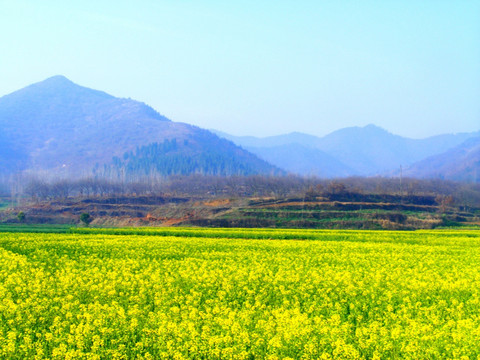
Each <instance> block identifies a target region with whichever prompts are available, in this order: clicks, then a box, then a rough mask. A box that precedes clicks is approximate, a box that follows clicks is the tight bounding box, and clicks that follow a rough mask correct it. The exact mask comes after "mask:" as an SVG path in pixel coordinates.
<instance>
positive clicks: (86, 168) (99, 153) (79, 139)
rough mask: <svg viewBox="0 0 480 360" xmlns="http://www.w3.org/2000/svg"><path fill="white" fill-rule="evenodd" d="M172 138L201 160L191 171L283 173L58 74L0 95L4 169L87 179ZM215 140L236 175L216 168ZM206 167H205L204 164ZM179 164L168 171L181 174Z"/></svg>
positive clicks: (144, 108)
mask: <svg viewBox="0 0 480 360" xmlns="http://www.w3.org/2000/svg"><path fill="white" fill-rule="evenodd" d="M173 139H175V141H177V142H178V144H182V148H179V149H177V150H178V151H177V156H178V157H181V156H182V154H183V152H184V155H185V157H188V156H189V154H190V155H191V154H192V152H193V153H195V156H196V158H197V159H201V161H197V163H196V165H195V164H193V165H192V164H189V165H188V167H189V169H191V171H192V172H194V173H204V172H208V173H209V174H216V175H232V174H237V175H241V174H274V173H275V174H278V173H282V171H281V170H280V169H278V168H275V167H274V166H272V165H270V164H268V163H267V162H265V161H264V160H261V159H259V158H257V157H256V156H254V155H252V154H250V153H248V152H247V151H245V150H243V149H241V148H239V147H237V146H235V145H234V144H233V143H231V142H229V141H227V140H225V139H219V138H218V137H217V136H216V135H214V134H212V133H210V132H208V131H207V130H204V129H200V128H198V127H195V126H192V125H188V124H183V123H177V122H173V121H170V120H169V119H167V118H166V117H165V116H163V115H160V114H159V113H158V112H157V111H155V110H154V109H152V108H151V107H150V106H148V105H146V104H144V103H141V102H138V101H134V100H130V99H120V98H116V97H114V96H112V95H109V94H107V93H105V92H102V91H98V90H92V89H89V88H86V87H82V86H79V85H76V84H74V83H73V82H71V81H70V80H68V79H67V78H65V77H63V76H54V77H51V78H48V79H46V80H44V81H42V82H39V83H36V84H33V85H30V86H27V87H26V88H23V89H21V90H18V91H15V92H13V93H11V94H9V95H5V96H3V97H1V98H0V141H1V143H0V144H1V145H0V171H2V172H3V173H13V172H17V171H30V172H34V173H42V172H43V173H50V174H57V175H62V174H63V175H70V176H89V175H91V174H92V170H93V169H95V171H96V174H97V175H98V174H102V175H105V171H106V170H111V169H112V167H113V168H115V167H116V166H117V167H118V166H121V164H119V163H118V162H117V163H116V164H113V165H112V161H113V159H114V158H115V157H117V158H120V159H122V158H123V157H124V155H125V154H126V153H129V152H132V151H135V150H136V149H138V148H140V147H142V146H148V145H150V144H155V143H159V144H160V143H163V142H165V141H166V140H169V141H170V140H173ZM212 141H214V142H216V145H217V150H218V151H222V149H223V150H224V154H225V155H226V156H227V157H229V158H231V159H232V163H235V164H237V166H238V169H239V171H238V172H237V171H236V170H235V168H234V166H229V165H228V164H223V167H216V166H215V161H216V160H215V159H216V158H217V157H216V153H215V154H214V153H212V151H211V150H212V149H211V147H209V146H208V145H209V143H210V142H212ZM138 161H140V162H141V160H140V159H138ZM227 163H228V161H227ZM206 164H207V165H208V171H206V169H205V168H203V167H202V166H204V165H206ZM180 166H182V165H180V164H178V169H172V170H171V173H172V174H176V173H185V169H184V168H183V169H182V168H180ZM185 166H186V165H185ZM145 168H146V167H145ZM226 169H229V170H228V171H227V170H226ZM245 169H248V172H247V173H245ZM104 170H105V171H104ZM117 170H118V172H119V173H124V171H123V170H122V169H117ZM102 171H103V173H102ZM110 173H111V171H110ZM160 174H162V172H161V171H160Z"/></svg>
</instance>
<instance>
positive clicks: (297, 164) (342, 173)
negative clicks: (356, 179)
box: [246, 143, 354, 178]
mask: <svg viewBox="0 0 480 360" xmlns="http://www.w3.org/2000/svg"><path fill="white" fill-rule="evenodd" d="M246 149H247V150H248V151H250V152H252V153H254V154H256V155H257V156H258V157H260V158H261V159H263V160H265V161H267V162H269V163H270V164H273V165H276V166H278V167H279V168H282V169H285V170H287V171H288V172H290V173H293V174H301V175H306V176H317V177H320V178H333V177H346V176H349V175H352V174H353V173H354V171H353V170H352V169H351V168H349V167H348V166H346V165H344V164H343V163H342V162H340V161H339V160H337V159H335V158H334V157H333V156H330V155H329V154H327V153H325V152H323V151H321V150H318V149H314V148H310V147H307V146H302V145H300V144H296V143H293V144H285V145H278V146H272V147H247V148H246Z"/></svg>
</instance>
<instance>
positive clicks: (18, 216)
mask: <svg viewBox="0 0 480 360" xmlns="http://www.w3.org/2000/svg"><path fill="white" fill-rule="evenodd" d="M25 218H26V216H25V213H24V212H23V211H19V213H18V214H17V219H18V221H20V222H25Z"/></svg>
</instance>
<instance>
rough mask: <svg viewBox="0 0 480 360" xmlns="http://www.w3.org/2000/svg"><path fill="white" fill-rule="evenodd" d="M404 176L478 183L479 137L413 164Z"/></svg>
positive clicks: (479, 178) (479, 161) (479, 176)
mask: <svg viewBox="0 0 480 360" xmlns="http://www.w3.org/2000/svg"><path fill="white" fill-rule="evenodd" d="M405 175H407V176H411V177H419V178H440V179H447V180H456V181H467V182H480V137H476V138H471V139H468V140H467V141H465V142H463V143H462V144H460V145H459V146H456V147H454V148H453V149H450V150H448V151H446V152H444V153H442V154H439V155H435V156H431V157H428V158H426V159H424V160H422V161H420V162H417V163H415V164H413V165H412V166H411V167H409V168H408V169H407V170H406V171H405Z"/></svg>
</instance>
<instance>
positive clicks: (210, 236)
mask: <svg viewBox="0 0 480 360" xmlns="http://www.w3.org/2000/svg"><path fill="white" fill-rule="evenodd" d="M113 231H117V230H109V229H105V230H103V229H92V230H87V231H84V233H73V234H25V233H0V359H480V266H479V264H480V234H479V233H478V232H475V231H417V232H382V231H378V232H374V231H311V230H272V229H270V230H262V229H250V230H248V229H232V230H227V229H194V228H193V229H172V230H155V229H151V230H149V229H141V230H138V229H137V230H135V231H136V232H137V233H136V234H133V233H132V231H133V230H131V231H130V232H129V230H128V229H127V230H123V231H124V232H123V233H122V231H120V230H118V231H117V233H116V234H112V232H113ZM142 231H143V232H144V233H145V235H141V233H142ZM155 231H157V233H155ZM160 231H163V232H164V233H162V234H159V233H158V232H160ZM169 231H170V233H169ZM229 234H231V236H229ZM285 239H287V240H285Z"/></svg>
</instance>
